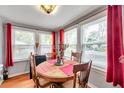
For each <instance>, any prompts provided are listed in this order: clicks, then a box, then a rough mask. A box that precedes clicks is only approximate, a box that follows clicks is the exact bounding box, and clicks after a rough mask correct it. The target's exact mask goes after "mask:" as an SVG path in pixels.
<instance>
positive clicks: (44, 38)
mask: <svg viewBox="0 0 124 93" xmlns="http://www.w3.org/2000/svg"><path fill="white" fill-rule="evenodd" d="M40 50H41V54H46V53H51V52H52V34H51V33H41V34H40Z"/></svg>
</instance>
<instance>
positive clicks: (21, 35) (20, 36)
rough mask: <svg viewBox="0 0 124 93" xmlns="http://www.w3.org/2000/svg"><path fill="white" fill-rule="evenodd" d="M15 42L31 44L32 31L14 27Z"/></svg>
mask: <svg viewBox="0 0 124 93" xmlns="http://www.w3.org/2000/svg"><path fill="white" fill-rule="evenodd" d="M14 31H15V44H16V45H33V44H34V33H33V32H27V31H22V30H18V29H15V30H14Z"/></svg>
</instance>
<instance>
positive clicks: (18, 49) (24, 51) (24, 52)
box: [13, 45, 34, 61]
mask: <svg viewBox="0 0 124 93" xmlns="http://www.w3.org/2000/svg"><path fill="white" fill-rule="evenodd" d="M13 48H14V60H15V61H18V60H22V59H23V60H24V59H28V58H29V56H30V53H31V52H33V51H34V46H31V45H30V46H14V47H13Z"/></svg>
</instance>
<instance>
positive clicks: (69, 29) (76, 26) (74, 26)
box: [64, 25, 79, 59]
mask: <svg viewBox="0 0 124 93" xmlns="http://www.w3.org/2000/svg"><path fill="white" fill-rule="evenodd" d="M75 28H76V29H77V36H76V37H77V42H76V51H77V50H78V49H77V44H78V39H79V38H78V25H73V26H71V27H69V28H66V29H65V30H64V34H65V32H69V31H71V30H72V29H75ZM64 43H65V40H64ZM64 57H65V58H67V59H70V57H71V56H70V57H68V56H65V55H64Z"/></svg>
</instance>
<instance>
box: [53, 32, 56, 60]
mask: <svg viewBox="0 0 124 93" xmlns="http://www.w3.org/2000/svg"><path fill="white" fill-rule="evenodd" d="M55 34H56V33H55V32H52V58H53V59H55V58H56V41H55V40H56V36H55Z"/></svg>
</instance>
